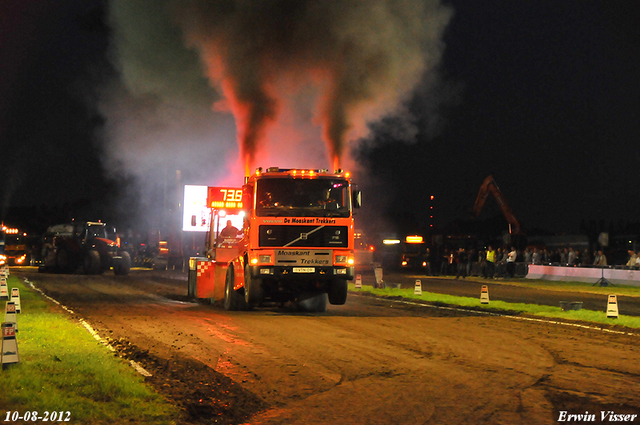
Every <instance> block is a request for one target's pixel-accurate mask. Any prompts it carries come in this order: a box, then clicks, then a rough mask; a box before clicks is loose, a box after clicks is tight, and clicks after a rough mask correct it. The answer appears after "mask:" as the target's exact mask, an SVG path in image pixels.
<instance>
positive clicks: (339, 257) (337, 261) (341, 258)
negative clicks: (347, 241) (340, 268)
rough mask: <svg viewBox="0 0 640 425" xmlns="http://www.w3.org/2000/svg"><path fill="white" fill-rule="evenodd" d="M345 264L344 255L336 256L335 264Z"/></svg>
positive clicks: (345, 258) (345, 257)
mask: <svg viewBox="0 0 640 425" xmlns="http://www.w3.org/2000/svg"><path fill="white" fill-rule="evenodd" d="M346 262H347V256H346V255H336V263H338V264H345V263H346Z"/></svg>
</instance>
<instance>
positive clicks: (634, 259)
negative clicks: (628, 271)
mask: <svg viewBox="0 0 640 425" xmlns="http://www.w3.org/2000/svg"><path fill="white" fill-rule="evenodd" d="M637 261H638V256H637V255H636V253H635V252H633V251H631V250H630V251H629V261H627V264H626V265H627V267H635V265H636V262H637Z"/></svg>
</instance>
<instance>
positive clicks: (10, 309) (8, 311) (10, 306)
mask: <svg viewBox="0 0 640 425" xmlns="http://www.w3.org/2000/svg"><path fill="white" fill-rule="evenodd" d="M6 304H7V306H6V307H5V314H4V322H5V323H12V324H13V325H14V328H15V330H16V332H18V316H17V315H16V305H15V304H14V303H13V302H11V301H7V303H6Z"/></svg>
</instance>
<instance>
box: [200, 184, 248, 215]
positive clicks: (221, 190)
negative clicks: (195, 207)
mask: <svg viewBox="0 0 640 425" xmlns="http://www.w3.org/2000/svg"><path fill="white" fill-rule="evenodd" d="M207 207H209V208H214V209H221V208H224V209H226V210H234V209H238V210H239V209H242V189H238V188H233V187H208V190H207ZM227 212H228V213H229V212H230V211H227Z"/></svg>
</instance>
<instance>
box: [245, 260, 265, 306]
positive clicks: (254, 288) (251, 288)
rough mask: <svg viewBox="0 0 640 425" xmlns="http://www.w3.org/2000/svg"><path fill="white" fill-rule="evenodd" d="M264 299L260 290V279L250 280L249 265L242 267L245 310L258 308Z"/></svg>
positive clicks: (262, 291)
mask: <svg viewBox="0 0 640 425" xmlns="http://www.w3.org/2000/svg"><path fill="white" fill-rule="evenodd" d="M263 299H264V290H263V289H262V279H252V278H251V273H250V272H249V265H248V264H247V265H245V266H244V302H245V304H246V305H247V309H249V310H251V309H253V307H255V306H258V305H260V304H261V303H262V300H263Z"/></svg>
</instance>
